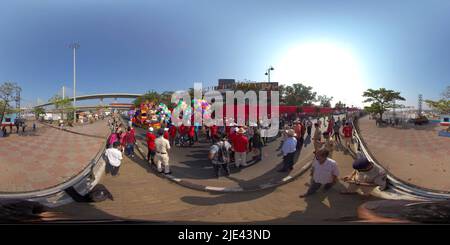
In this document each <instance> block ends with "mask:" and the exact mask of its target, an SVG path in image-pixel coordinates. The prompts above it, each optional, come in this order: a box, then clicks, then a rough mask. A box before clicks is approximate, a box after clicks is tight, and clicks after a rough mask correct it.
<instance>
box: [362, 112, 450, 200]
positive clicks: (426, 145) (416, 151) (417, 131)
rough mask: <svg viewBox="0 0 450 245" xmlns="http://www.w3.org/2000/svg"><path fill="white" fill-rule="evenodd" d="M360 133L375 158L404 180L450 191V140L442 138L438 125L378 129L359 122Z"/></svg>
mask: <svg viewBox="0 0 450 245" xmlns="http://www.w3.org/2000/svg"><path fill="white" fill-rule="evenodd" d="M359 128H360V134H361V137H362V138H363V140H364V142H365V143H366V144H367V147H368V149H369V151H370V152H371V154H372V155H373V156H374V157H375V159H376V160H377V161H378V163H380V164H381V165H383V167H385V168H386V169H387V170H388V171H389V172H391V173H392V174H393V175H394V176H396V177H398V178H400V179H401V180H403V181H405V182H408V183H411V184H414V185H417V186H420V187H425V188H429V189H434V190H443V191H450V181H449V179H450V157H449V156H450V138H448V137H440V136H438V131H439V130H440V127H439V126H438V125H437V124H431V125H426V126H415V127H411V128H407V129H403V128H394V127H377V126H376V125H375V121H374V120H369V118H368V117H367V116H366V117H363V118H361V119H359Z"/></svg>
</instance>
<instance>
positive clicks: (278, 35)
mask: <svg viewBox="0 0 450 245" xmlns="http://www.w3.org/2000/svg"><path fill="white" fill-rule="evenodd" d="M448 23H450V1H445V0H443V1H436V0H431V1H425V0H424V1H414V0H403V1H402V0H397V1H345V0H343V1H320V0H317V1H294V0H292V1H288V0H280V1H265V0H227V1H225V0H191V1H187V0H145V1H137V0H128V1H114V0H111V1H103V0H96V1H90V0H89V1H88V0H78V1H66V0H51V1H50V0H40V1H31V0H30V1H23V0H14V1H9V0H0V83H2V82H6V81H14V82H17V83H18V84H19V85H20V86H21V87H22V88H23V92H22V98H23V101H22V103H23V104H27V103H35V102H36V101H37V99H38V98H39V99H41V100H43V101H47V100H48V99H49V98H50V97H51V96H53V95H54V94H56V93H58V92H59V91H61V88H62V86H66V88H67V90H71V89H72V88H73V80H72V79H73V74H72V72H73V70H72V69H73V68H72V66H73V65H72V62H73V61H72V59H73V57H72V51H71V50H70V48H69V44H70V43H71V42H73V41H77V42H79V43H80V45H81V46H80V48H79V49H78V50H77V93H80V94H91V93H102V92H129V93H144V92H145V91H148V90H156V91H160V92H162V91H166V90H182V89H187V88H189V87H192V86H193V84H194V82H202V83H203V86H205V87H206V86H214V85H216V84H217V80H218V79H219V78H232V79H236V80H244V79H249V80H252V81H258V82H263V81H267V79H268V77H267V76H265V75H264V73H265V71H266V69H267V68H268V67H270V66H273V67H274V70H273V71H272V72H271V81H272V82H279V83H281V84H292V83H294V82H302V83H304V84H306V85H310V86H312V87H313V89H314V91H316V92H317V93H318V94H325V95H328V96H333V97H334V100H333V101H332V103H333V105H334V103H335V102H337V101H338V100H341V101H344V102H345V103H347V105H357V106H361V105H362V100H363V98H362V97H361V95H362V92H363V91H364V90H366V89H368V88H380V87H385V88H388V89H393V90H396V91H400V92H401V95H403V96H404V97H405V98H406V99H407V101H406V102H405V103H404V104H406V105H413V106H416V105H417V97H418V94H419V93H420V94H423V97H424V98H425V99H438V98H439V94H440V93H441V92H442V91H443V90H444V89H445V88H446V86H449V85H450V69H448V68H449V67H450V48H449V43H450V29H449V28H448ZM68 94H69V95H70V93H69V92H68Z"/></svg>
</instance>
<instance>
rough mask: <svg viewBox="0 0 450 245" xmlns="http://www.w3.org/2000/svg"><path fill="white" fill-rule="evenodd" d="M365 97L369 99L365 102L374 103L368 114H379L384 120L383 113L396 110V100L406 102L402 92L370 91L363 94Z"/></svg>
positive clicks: (381, 89)
mask: <svg viewBox="0 0 450 245" xmlns="http://www.w3.org/2000/svg"><path fill="white" fill-rule="evenodd" d="M363 97H367V99H365V100H364V101H363V102H364V103H367V102H372V104H371V105H370V106H369V107H366V108H368V110H369V111H368V112H371V113H374V114H379V115H380V118H383V113H384V112H385V111H387V110H388V109H390V108H394V106H395V105H394V101H395V100H405V98H403V97H402V96H400V92H396V91H394V90H389V89H385V88H380V89H368V90H366V91H365V92H364V93H363Z"/></svg>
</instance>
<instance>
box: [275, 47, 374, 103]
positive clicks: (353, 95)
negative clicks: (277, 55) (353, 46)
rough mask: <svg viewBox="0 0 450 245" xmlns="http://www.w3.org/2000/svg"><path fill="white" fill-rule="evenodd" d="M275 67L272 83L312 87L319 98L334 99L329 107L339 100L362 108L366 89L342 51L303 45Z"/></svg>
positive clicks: (346, 52) (352, 60) (353, 63)
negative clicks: (321, 96) (328, 97)
mask: <svg viewBox="0 0 450 245" xmlns="http://www.w3.org/2000/svg"><path fill="white" fill-rule="evenodd" d="M274 67H275V70H274V71H273V76H272V77H273V79H271V80H273V81H278V82H280V83H281V84H288V85H290V84H292V83H297V82H301V83H303V84H305V85H308V86H312V87H313V91H315V92H317V94H318V95H327V96H333V98H334V99H333V101H332V106H334V103H336V102H337V101H339V100H340V101H342V102H344V103H346V104H347V105H348V106H350V105H356V106H360V105H362V97H361V95H362V93H363V91H364V89H365V87H366V86H365V84H364V82H363V78H362V75H361V70H360V67H359V64H358V62H357V61H356V59H355V58H354V57H353V55H352V53H351V52H350V51H349V50H347V49H345V48H342V47H338V46H336V45H334V44H332V43H305V44H302V45H299V46H296V47H294V48H292V49H291V50H289V51H288V52H287V54H286V55H284V57H282V59H281V60H280V62H279V63H278V64H277V65H276V66H274Z"/></svg>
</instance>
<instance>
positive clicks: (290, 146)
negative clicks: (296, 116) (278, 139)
mask: <svg viewBox="0 0 450 245" xmlns="http://www.w3.org/2000/svg"><path fill="white" fill-rule="evenodd" d="M286 134H287V136H288V138H287V139H286V140H285V141H284V142H283V146H282V147H281V152H282V153H283V163H284V165H283V168H282V169H281V170H278V172H286V171H288V170H292V169H293V165H294V155H295V152H296V150H297V139H296V138H295V137H296V134H295V131H294V130H293V129H289V130H287V131H286Z"/></svg>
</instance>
